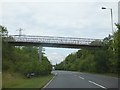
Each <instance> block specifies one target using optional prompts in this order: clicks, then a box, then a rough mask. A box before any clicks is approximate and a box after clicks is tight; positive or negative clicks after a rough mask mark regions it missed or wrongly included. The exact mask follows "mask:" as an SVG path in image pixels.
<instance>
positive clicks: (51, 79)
mask: <svg viewBox="0 0 120 90" xmlns="http://www.w3.org/2000/svg"><path fill="white" fill-rule="evenodd" d="M54 78H55V76H54V77H53V78H52V79H51V80H50V81H49V82H48V83H47V84H46V85H45V86H44V87H43V88H46V87H47V86H48V85H49V84H50V83H51V82H52V81H53V79H54Z"/></svg>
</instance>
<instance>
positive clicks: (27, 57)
mask: <svg viewBox="0 0 120 90" xmlns="http://www.w3.org/2000/svg"><path fill="white" fill-rule="evenodd" d="M4 29H5V30H4ZM1 32H2V33H5V32H7V30H6V28H2V31H1ZM4 37H5V36H3V43H2V46H3V47H2V70H3V72H5V71H10V72H19V73H22V74H25V73H31V72H35V73H37V74H38V75H47V74H50V72H51V70H52V65H51V63H50V62H49V61H48V59H47V57H45V56H44V55H42V62H39V55H38V48H37V47H33V46H20V47H17V46H11V45H10V44H8V43H7V42H6V41H4V39H5V38H4ZM6 38H7V37H6Z"/></svg>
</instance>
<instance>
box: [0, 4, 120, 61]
mask: <svg viewBox="0 0 120 90" xmlns="http://www.w3.org/2000/svg"><path fill="white" fill-rule="evenodd" d="M1 6H2V14H0V18H1V17H2V21H0V23H2V25H4V26H6V27H7V28H8V31H9V34H18V32H17V31H16V30H17V29H18V28H23V29H24V31H23V34H30V35H41V36H63V37H79V38H101V39H103V38H104V37H106V36H108V34H110V33H111V32H112V30H111V22H110V11H109V10H107V9H106V10H102V9H101V7H102V6H105V7H109V8H112V9H113V19H114V23H117V19H118V18H117V17H118V16H117V14H118V10H117V2H12V3H10V2H3V3H2V4H1ZM1 15H2V16H1ZM0 20H1V19H0ZM114 28H115V26H114ZM46 50H47V49H46ZM64 50H65V49H64ZM64 50H61V49H60V51H61V52H62V53H63V51H64ZM48 51H49V49H48ZM50 51H51V50H50ZM75 51H76V50H75ZM61 52H59V51H58V50H56V51H54V50H53V51H51V52H47V54H48V53H50V54H48V57H49V58H50V59H51V60H53V61H52V62H55V61H56V60H58V61H57V62H59V61H60V60H63V59H64V57H65V56H66V55H68V53H70V52H72V51H70V52H68V51H64V54H63V55H62V54H61ZM66 52H67V53H66ZM55 53H56V57H54V55H55Z"/></svg>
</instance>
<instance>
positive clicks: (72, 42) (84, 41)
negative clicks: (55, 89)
mask: <svg viewBox="0 0 120 90" xmlns="http://www.w3.org/2000/svg"><path fill="white" fill-rule="evenodd" d="M7 41H8V43H11V44H13V45H15V46H25V45H33V46H40V45H41V46H43V47H61V48H80V47H101V45H99V44H91V42H93V41H101V39H89V38H72V37H52V36H30V35H22V36H19V35H11V36H10V37H9V38H8V39H7Z"/></svg>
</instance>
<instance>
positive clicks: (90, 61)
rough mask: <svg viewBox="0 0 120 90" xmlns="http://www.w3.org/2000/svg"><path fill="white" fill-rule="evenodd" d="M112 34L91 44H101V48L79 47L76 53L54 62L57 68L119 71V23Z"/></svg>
mask: <svg viewBox="0 0 120 90" xmlns="http://www.w3.org/2000/svg"><path fill="white" fill-rule="evenodd" d="M116 26H117V30H116V32H114V34H113V35H109V36H108V37H105V38H104V39H103V41H94V42H92V43H91V44H101V45H102V48H95V49H93V48H89V49H88V48H81V49H80V50H78V51H77V52H76V53H72V54H69V55H68V56H67V57H66V58H65V60H63V61H62V62H61V63H59V64H56V66H55V69H57V70H70V71H81V72H93V73H114V74H117V75H118V73H119V71H120V67H119V65H120V60H119V57H120V52H119V51H120V25H119V24H116Z"/></svg>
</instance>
